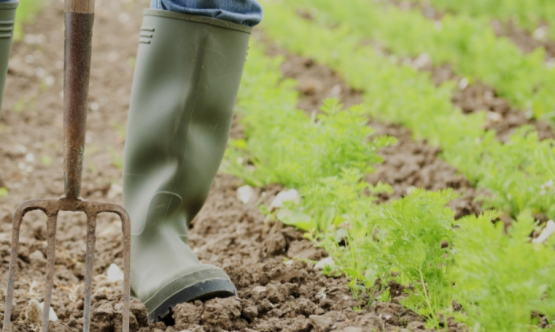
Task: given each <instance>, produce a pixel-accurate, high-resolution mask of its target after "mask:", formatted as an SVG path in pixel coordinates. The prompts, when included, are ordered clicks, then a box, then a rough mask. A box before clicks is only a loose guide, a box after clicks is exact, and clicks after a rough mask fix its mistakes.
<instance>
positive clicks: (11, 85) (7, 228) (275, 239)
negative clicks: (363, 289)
mask: <svg viewBox="0 0 555 332" xmlns="http://www.w3.org/2000/svg"><path fill="white" fill-rule="evenodd" d="M146 6H147V1H119V0H111V1H108V0H97V14H96V23H95V32H94V41H93V66H92V77H91V90H90V97H89V99H90V106H91V107H90V108H91V109H90V111H89V119H88V133H87V146H86V156H85V165H86V169H85V172H84V175H83V196H84V197H86V198H88V199H94V200H102V201H111V202H115V203H121V201H122V196H121V168H120V167H121V156H122V150H123V144H124V138H125V130H124V128H125V123H126V118H127V109H128V106H129V105H128V101H129V95H130V87H131V80H132V74H133V63H134V56H135V52H136V49H137V41H138V37H139V36H138V35H139V28H140V24H141V19H142V9H143V8H144V7H146ZM25 32H26V37H25V39H24V41H22V42H19V43H16V44H15V46H14V49H13V52H12V61H11V62H10V67H9V77H8V84H7V86H8V87H7V89H6V92H5V98H4V108H3V114H2V124H1V125H0V170H1V172H0V178H1V179H0V184H1V186H3V187H6V188H7V189H8V190H9V193H8V194H7V196H5V197H0V257H1V259H2V261H3V264H2V265H1V266H0V288H1V289H5V287H6V279H7V262H8V260H9V253H10V248H9V243H10V237H11V215H12V214H13V212H14V210H15V207H16V206H17V204H18V203H20V202H22V201H23V200H26V199H30V198H40V197H58V196H59V195H60V194H61V193H62V192H63V179H62V160H63V156H62V144H61V142H62V130H61V128H62V98H61V91H62V84H63V82H62V77H63V75H62V69H63V63H62V61H63V12H62V4H61V2H60V1H51V2H50V5H49V6H48V7H46V8H45V9H44V10H43V12H42V13H41V14H40V15H38V17H37V19H36V21H35V23H33V24H30V25H28V26H26V27H25ZM279 52H283V51H276V54H277V53H279ZM282 54H283V53H282ZM282 69H283V71H284V76H286V77H294V78H297V79H298V80H299V90H300V91H301V92H302V98H301V101H300V103H299V107H301V108H303V109H305V110H307V111H311V110H315V109H317V108H318V105H319V104H320V103H321V101H322V99H323V98H325V97H329V96H336V97H340V98H341V99H342V101H343V102H344V103H345V105H352V104H355V103H358V102H359V101H360V93H359V92H357V91H353V90H352V89H350V88H349V87H348V86H347V85H345V83H344V82H342V81H341V79H340V77H339V76H338V75H337V74H336V73H334V72H333V71H331V70H329V69H328V68H326V67H322V66H317V65H315V64H314V63H313V62H312V61H311V60H309V59H305V58H301V57H297V56H293V55H287V57H286V61H285V63H284V64H283V66H282ZM307 82H308V83H307ZM315 82H318V84H321V85H318V84H316V83H315ZM311 86H316V87H311ZM369 123H370V125H372V126H373V127H374V128H376V130H377V133H379V134H389V135H393V136H396V137H397V138H398V139H399V143H398V144H397V145H396V146H394V147H391V148H388V149H386V150H384V151H383V152H382V153H383V156H384V158H385V162H384V165H382V166H380V167H379V168H378V171H377V172H376V174H377V175H371V176H370V177H369V181H373V182H377V181H383V182H388V183H392V184H393V186H394V189H395V193H394V194H393V195H392V196H391V197H382V200H383V201H384V202H386V201H387V200H389V199H391V198H397V197H401V196H402V195H404V194H406V192H407V191H408V190H410V189H409V188H411V187H416V186H418V187H425V188H427V189H442V188H448V187H451V188H455V189H456V190H459V191H461V193H463V195H465V196H464V198H463V199H461V200H460V201H459V202H458V203H456V205H455V206H454V208H455V209H456V211H457V213H458V215H465V214H468V213H476V212H477V211H479V207H478V206H475V205H474V203H471V202H472V199H473V197H474V195H475V193H474V189H472V188H471V187H470V186H469V184H468V183H467V182H466V180H465V179H464V178H463V177H461V176H460V175H458V174H457V172H456V171H455V170H454V169H453V168H452V167H450V166H449V165H447V164H446V163H444V162H443V161H441V159H439V158H438V154H439V151H438V150H437V149H435V148H432V147H429V146H427V145H426V144H425V143H415V142H412V141H411V139H410V132H408V131H407V130H405V129H403V128H399V127H396V126H390V125H385V124H380V123H377V122H375V121H373V120H370V122H369ZM233 131H234V133H235V135H240V127H239V126H237V125H236V127H234V130H233ZM239 185H241V182H240V181H239V180H238V179H237V178H234V177H232V176H229V175H219V176H218V177H217V178H216V181H215V182H214V185H213V190H212V192H211V193H210V196H209V198H208V201H207V203H206V205H205V207H204V208H203V210H202V211H201V213H200V214H199V216H198V217H197V218H196V219H195V220H194V221H193V223H192V225H191V230H190V245H191V247H192V248H193V249H194V250H195V252H196V253H197V255H198V256H199V258H200V259H201V260H202V261H204V262H209V263H212V264H215V265H218V266H221V267H222V268H224V269H225V270H226V272H227V273H228V274H229V275H230V277H231V278H232V279H233V282H234V283H235V284H236V286H237V287H238V290H239V297H237V298H228V299H216V300H211V301H207V302H206V303H202V302H195V303H191V304H183V305H180V306H177V307H176V308H175V310H174V318H175V325H174V326H165V324H164V323H156V324H150V325H148V323H147V321H146V310H145V308H144V306H143V305H142V304H141V303H140V301H138V300H135V301H134V302H133V306H132V314H133V315H132V324H131V330H132V331H141V332H147V331H157V332H161V331H166V332H170V331H181V330H190V331H203V330H204V331H231V330H240V331H261V332H262V331H306V332H308V331H330V330H337V331H350V332H358V331H372V329H375V330H378V331H398V330H399V331H407V329H410V330H411V331H426V329H425V328H424V325H423V319H422V318H421V317H419V316H417V315H416V314H414V313H413V312H410V311H407V310H405V309H404V308H403V307H402V306H401V305H400V304H399V296H400V295H401V294H400V288H399V287H398V286H397V285H391V286H392V289H393V290H394V292H392V295H393V297H394V299H393V300H392V301H391V302H390V303H379V302H373V303H370V301H369V298H368V296H366V295H365V296H360V297H357V298H355V297H353V295H352V294H351V292H350V290H349V289H348V287H347V282H348V281H347V279H345V278H343V277H336V278H331V277H326V276H324V275H323V274H322V273H321V271H317V270H315V269H314V265H313V264H312V263H310V261H317V260H319V259H321V258H323V257H325V255H326V254H325V252H324V251H323V250H322V249H320V248H317V247H315V246H314V244H313V243H311V242H309V241H308V240H306V239H304V237H303V234H302V233H300V232H298V231H296V230H295V229H293V228H291V227H285V226H283V225H282V224H280V223H273V222H268V221H267V220H266V219H265V217H264V216H263V215H262V214H261V213H260V212H259V209H258V207H257V206H256V205H255V203H254V202H255V201H257V199H252V200H251V203H248V204H243V203H242V202H240V201H239V200H238V199H237V198H236V190H237V187H238V186H239ZM280 190H281V188H280V187H279V186H268V187H266V188H263V189H259V190H257V193H256V195H257V196H258V197H260V198H261V199H262V200H263V201H264V202H266V203H268V202H269V201H270V200H271V199H272V198H273V197H274V196H275V195H276V194H277V193H278V192H279V191H280ZM98 224H99V225H98V230H97V235H98V240H97V248H96V261H95V272H96V273H97V276H96V277H95V281H94V297H93V315H92V321H93V329H92V330H93V331H103V332H111V331H120V330H121V323H120V322H121V304H120V303H119V301H120V298H121V291H120V289H121V283H120V282H111V281H109V280H108V279H107V277H106V271H107V269H108V267H109V266H110V264H112V263H114V264H117V265H119V266H122V259H121V235H120V230H119V229H120V225H119V223H118V221H117V219H116V218H115V217H113V216H110V215H105V216H102V217H101V218H99V220H98ZM21 237H22V241H21V242H22V244H21V248H20V254H19V261H18V274H17V276H18V277H17V280H16V291H15V301H14V302H15V307H14V311H13V313H12V317H11V319H12V321H13V331H25V332H27V331H34V330H36V329H37V327H38V323H39V322H38V316H37V314H36V308H35V306H33V305H32V304H31V302H30V300H31V299H34V300H36V301H37V302H41V301H42V300H43V293H44V285H43V282H44V271H45V258H44V257H45V255H46V242H45V238H46V237H45V217H44V216H43V215H42V214H41V213H34V212H33V213H30V214H29V215H28V216H27V217H26V220H25V223H24V226H23V227H22V235H21ZM57 239H58V241H57V251H56V255H57V259H56V276H55V280H54V295H53V304H52V307H53V309H54V311H55V312H56V314H57V316H58V318H59V320H58V321H56V322H53V323H52V324H51V327H50V331H59V332H61V331H80V330H82V315H83V311H82V310H83V301H82V300H81V299H82V297H83V286H82V283H83V277H84V254H85V219H84V216H82V215H79V214H71V213H64V214H62V215H61V216H60V218H59V224H58V236H57ZM299 259H302V260H303V261H301V260H299ZM396 292H397V293H396ZM0 294H2V295H0V312H3V308H4V303H3V302H4V300H5V299H4V295H3V292H2V293H0ZM355 308H356V310H355ZM448 330H449V331H462V330H463V328H462V327H461V326H459V325H457V324H455V323H450V325H449V327H448Z"/></svg>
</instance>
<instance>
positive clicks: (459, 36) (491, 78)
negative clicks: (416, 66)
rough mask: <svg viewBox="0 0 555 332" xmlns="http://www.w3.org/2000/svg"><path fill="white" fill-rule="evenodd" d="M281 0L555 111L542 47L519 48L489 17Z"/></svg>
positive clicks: (516, 100)
mask: <svg viewBox="0 0 555 332" xmlns="http://www.w3.org/2000/svg"><path fill="white" fill-rule="evenodd" d="M284 2H285V3H288V4H290V5H291V6H301V7H304V8H305V10H306V11H307V12H309V13H312V14H313V16H314V19H315V20H317V21H319V22H321V23H326V22H327V23H333V22H345V24H346V25H347V24H348V25H349V26H350V27H351V28H352V29H353V31H356V32H357V33H359V34H363V35H365V36H367V37H368V38H371V39H372V40H374V41H376V42H378V43H379V44H380V45H383V46H385V48H386V49H387V50H388V51H390V52H392V53H393V54H395V55H397V56H401V57H407V56H408V57H411V56H413V57H416V56H419V55H420V54H422V53H427V54H428V55H429V56H430V57H431V59H432V61H433V63H434V64H435V65H441V64H448V65H450V66H451V68H452V69H453V71H454V72H455V73H456V74H457V75H459V76H463V77H466V78H467V79H469V81H470V82H473V81H476V80H480V81H483V82H485V83H487V84H489V85H491V86H493V87H494V88H495V89H496V90H497V93H498V94H499V95H500V96H502V97H503V98H506V99H507V100H508V101H509V102H510V103H511V104H512V105H513V106H514V107H515V108H518V109H522V110H526V111H528V112H529V114H530V116H532V115H533V116H535V117H538V118H552V117H555V108H554V106H553V105H555V94H553V92H552V87H553V86H555V69H554V68H548V67H546V65H545V64H544V57H545V54H544V53H545V52H544V50H543V49H541V48H538V49H536V50H535V51H534V52H533V53H531V54H523V53H522V52H521V51H520V49H519V48H518V47H517V46H516V45H514V44H513V43H512V42H511V41H510V40H509V39H508V38H504V37H497V36H496V34H495V32H494V31H493V29H492V28H491V27H490V25H489V22H485V21H482V20H476V19H473V18H469V17H466V16H449V15H447V16H445V17H443V19H442V20H441V21H439V22H435V21H433V20H430V19H428V18H426V17H425V16H423V15H422V14H421V12H420V11H419V10H417V9H413V10H401V9H399V8H397V7H395V6H391V5H388V4H387V3H386V4H384V3H381V2H374V1H369V0H353V1H349V5H348V6H345V5H344V4H342V3H341V2H338V1H333V0H299V1H291V0H284ZM316 8H317V9H316Z"/></svg>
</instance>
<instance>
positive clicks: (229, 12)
mask: <svg viewBox="0 0 555 332" xmlns="http://www.w3.org/2000/svg"><path fill="white" fill-rule="evenodd" d="M0 1H1V0H0ZM150 7H151V8H154V9H164V10H169V11H172V12H178V13H185V14H191V15H201V16H208V17H214V18H217V19H220V20H224V21H229V22H234V23H239V24H243V25H247V26H250V27H252V26H255V25H257V24H258V23H260V21H261V20H262V7H261V6H260V5H259V4H258V3H257V2H256V0H151V2H150Z"/></svg>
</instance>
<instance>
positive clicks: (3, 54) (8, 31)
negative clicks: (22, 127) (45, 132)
mask: <svg viewBox="0 0 555 332" xmlns="http://www.w3.org/2000/svg"><path fill="white" fill-rule="evenodd" d="M18 4H19V2H2V3H0V113H1V112H2V97H3V95H4V85H5V84H6V76H7V75H8V60H9V59H10V52H11V50H12V39H13V28H14V22H15V12H16V10H17V5H18Z"/></svg>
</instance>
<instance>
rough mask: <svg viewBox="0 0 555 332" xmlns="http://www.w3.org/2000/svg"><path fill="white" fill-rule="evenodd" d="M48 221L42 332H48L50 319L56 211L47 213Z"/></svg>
mask: <svg viewBox="0 0 555 332" xmlns="http://www.w3.org/2000/svg"><path fill="white" fill-rule="evenodd" d="M47 213H48V221H47V222H46V231H47V233H48V237H47V240H48V242H47V243H48V249H47V263H46V269H47V270H46V283H45V284H44V286H45V288H46V290H45V295H44V306H43V312H42V332H48V323H49V317H50V302H51V301H52V286H53V284H54V264H55V259H56V224H57V219H58V211H48V212H47Z"/></svg>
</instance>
